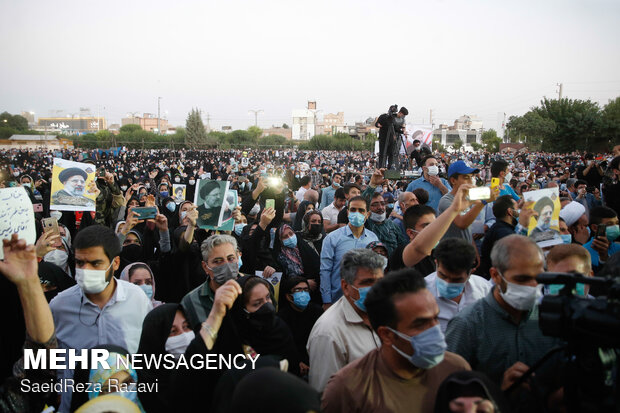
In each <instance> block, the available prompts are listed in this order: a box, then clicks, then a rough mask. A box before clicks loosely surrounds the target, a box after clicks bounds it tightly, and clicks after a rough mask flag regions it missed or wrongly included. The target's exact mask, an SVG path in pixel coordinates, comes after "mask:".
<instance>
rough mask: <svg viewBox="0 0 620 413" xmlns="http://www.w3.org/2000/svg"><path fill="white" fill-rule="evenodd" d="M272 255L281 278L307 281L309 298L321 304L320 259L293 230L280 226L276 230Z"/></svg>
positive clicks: (286, 226)
mask: <svg viewBox="0 0 620 413" xmlns="http://www.w3.org/2000/svg"><path fill="white" fill-rule="evenodd" d="M274 255H275V256H276V260H277V262H278V265H279V266H280V267H281V268H282V272H283V274H282V275H283V277H284V278H288V277H294V276H301V277H303V278H305V279H306V280H308V284H309V285H310V296H311V297H312V301H313V302H315V303H322V300H321V293H320V288H319V287H320V281H321V275H320V269H321V257H320V255H319V254H318V253H317V252H316V250H315V249H314V248H313V247H311V246H310V244H309V243H308V242H306V241H305V240H304V239H303V238H301V237H298V236H297V234H295V232H293V229H292V228H291V227H290V226H289V225H287V224H284V225H282V226H281V227H280V228H279V230H278V239H277V242H275V243H274Z"/></svg>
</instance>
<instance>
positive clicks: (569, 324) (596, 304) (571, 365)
mask: <svg viewBox="0 0 620 413" xmlns="http://www.w3.org/2000/svg"><path fill="white" fill-rule="evenodd" d="M536 279H537V281H538V283H539V284H544V285H550V284H556V285H557V284H563V285H564V286H563V287H562V288H561V290H560V291H559V294H557V295H545V297H544V298H543V299H542V302H541V304H540V306H539V326H540V329H541V330H542V332H543V334H544V335H547V336H552V337H558V338H561V339H563V340H564V341H565V342H566V346H565V348H564V350H565V354H566V359H565V360H566V374H565V375H564V395H565V402H566V406H567V408H568V411H569V412H573V411H575V412H576V411H579V412H603V411H609V412H612V411H619V410H618V409H619V406H620V389H619V388H618V382H619V381H618V356H619V355H620V282H619V281H617V280H616V279H614V278H611V277H609V278H602V277H586V276H584V275H582V274H574V273H542V274H539V275H538V277H537V278H536ZM578 283H581V284H588V285H590V286H601V287H602V288H603V289H604V291H606V292H607V295H606V296H605V297H598V298H585V297H577V296H574V295H573V290H574V289H575V288H576V286H577V284H578Z"/></svg>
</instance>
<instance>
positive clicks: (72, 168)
mask: <svg viewBox="0 0 620 413" xmlns="http://www.w3.org/2000/svg"><path fill="white" fill-rule="evenodd" d="M94 183H95V166H93V165H92V164H88V163H80V162H73V161H68V160H66V159H60V158H54V164H53V168H52V196H51V199H50V209H52V210H54V209H55V210H58V211H95V203H96V195H95V192H94V191H92V189H93V188H94Z"/></svg>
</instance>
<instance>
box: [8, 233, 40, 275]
mask: <svg viewBox="0 0 620 413" xmlns="http://www.w3.org/2000/svg"><path fill="white" fill-rule="evenodd" d="M2 246H3V250H4V261H0V272H1V273H2V274H4V276H5V277H6V278H8V279H9V281H11V282H12V283H13V284H15V285H17V286H18V287H19V286H20V285H23V284H25V283H28V282H37V283H39V282H40V281H39V275H38V274H37V269H38V264H37V255H36V252H35V247H34V245H32V244H30V245H27V244H26V241H25V240H23V239H19V238H18V237H17V234H13V235H12V236H11V239H10V240H9V239H5V240H2Z"/></svg>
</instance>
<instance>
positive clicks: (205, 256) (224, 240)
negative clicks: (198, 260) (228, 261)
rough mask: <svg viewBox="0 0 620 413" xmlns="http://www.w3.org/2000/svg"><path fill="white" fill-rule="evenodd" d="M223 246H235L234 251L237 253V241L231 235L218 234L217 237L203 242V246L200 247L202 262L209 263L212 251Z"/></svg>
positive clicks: (214, 236) (212, 236)
mask: <svg viewBox="0 0 620 413" xmlns="http://www.w3.org/2000/svg"><path fill="white" fill-rule="evenodd" d="M222 244H230V245H232V246H233V249H234V250H235V252H236V251H237V248H238V247H237V240H236V239H235V238H234V237H232V236H230V235H224V234H216V235H211V236H210V237H209V238H207V239H206V240H204V241H203V242H202V245H201V246H200V253H201V255H202V260H203V261H204V262H207V261H208V260H209V255H210V254H211V251H212V250H213V248H215V247H217V246H220V245H222Z"/></svg>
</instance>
